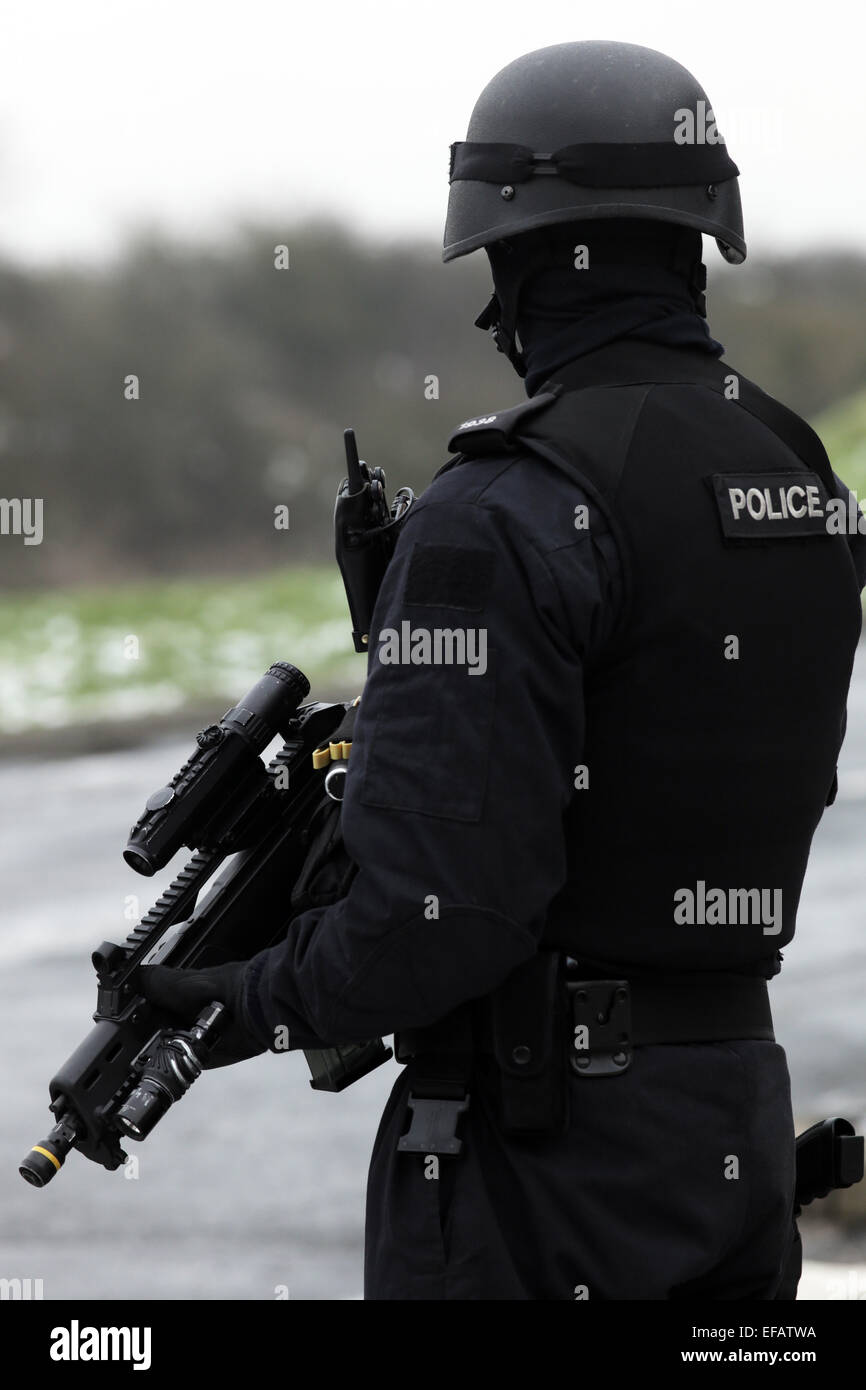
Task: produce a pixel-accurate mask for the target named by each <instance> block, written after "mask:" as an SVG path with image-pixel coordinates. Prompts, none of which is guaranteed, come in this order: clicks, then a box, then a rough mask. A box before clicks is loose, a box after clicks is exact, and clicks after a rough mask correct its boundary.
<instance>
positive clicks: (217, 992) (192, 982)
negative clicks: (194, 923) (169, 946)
mask: <svg viewBox="0 0 866 1390" xmlns="http://www.w3.org/2000/svg"><path fill="white" fill-rule="evenodd" d="M246 968H247V962H246V961H229V962H228V963H227V964H226V965H211V966H208V967H207V968H206V969H204V970H175V969H173V968H172V967H171V966H168V965H143V966H142V967H141V970H140V971H139V977H138V986H139V989H140V991H141V993H142V994H143V995H144V997H145V999H149V1000H150V1002H151V1004H155V1005H156V1006H157V1008H160V1009H164V1010H165V1012H166V1013H167V1014H170V1015H171V1017H172V1018H176V1019H177V1021H178V1023H180V1024H181V1025H182V1026H183V1027H184V1028H190V1027H192V1024H193V1023H194V1022H195V1020H196V1018H197V1017H198V1015H199V1014H200V1013H201V1011H202V1009H203V1008H204V1007H205V1006H206V1005H207V1004H210V1003H212V1002H213V1001H214V1000H217V1001H218V1002H219V1003H220V1004H225V1006H226V1009H227V1010H228V1013H229V1018H228V1019H227V1020H226V1022H225V1026H224V1030H223V1033H222V1036H221V1037H220V1039H219V1041H218V1042H217V1044H216V1046H215V1047H214V1048H213V1051H212V1052H211V1053H210V1054H209V1055H208V1058H207V1060H206V1062H205V1063H204V1067H205V1070H207V1071H210V1070H212V1069H213V1068H214V1067H229V1066H232V1064H233V1063H235V1062H245V1061H246V1060H247V1058H249V1057H258V1056H259V1054H260V1053H262V1052H267V1048H266V1047H265V1046H263V1044H262V1043H260V1042H259V1041H258V1039H257V1038H254V1037H253V1036H252V1034H251V1033H250V1032H248V1030H247V1029H246V1028H245V1027H244V1023H243V1008H242V1006H241V998H242V984H243V977H244V972H245V970H246Z"/></svg>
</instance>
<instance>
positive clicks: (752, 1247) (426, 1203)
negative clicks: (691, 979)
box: [364, 1041, 801, 1300]
mask: <svg viewBox="0 0 866 1390" xmlns="http://www.w3.org/2000/svg"><path fill="white" fill-rule="evenodd" d="M410 1086H411V1067H410V1068H407V1069H406V1071H404V1073H403V1074H401V1076H400V1077H399V1078H398V1080H397V1082H396V1084H395V1086H394V1089H393V1091H392V1093H391V1096H390V1099H389V1101H388V1105H387V1106H386V1109H385V1113H384V1115H383V1117H382V1121H381V1124H380V1127H379V1132H378V1135H377V1138H376V1143H375V1146H374V1150H373V1156H372V1160H371V1164H370V1176H369V1183H368V1189H367V1233H366V1254H365V1289H364V1294H365V1298H367V1299H568V1300H573V1299H590V1300H592V1299H596V1300H598V1299H687V1298H695V1299H778V1298H795V1297H796V1287H797V1281H798V1280H799V1277H800V1262H801V1255H800V1243H799V1236H798V1233H797V1228H796V1222H795V1220H794V1215H793V1194H794V1128H793V1119H792V1114H791V1092H790V1080H789V1076H788V1067H787V1063H786V1059H785V1053H784V1051H783V1049H782V1048H781V1047H779V1046H778V1044H776V1043H769V1042H745V1041H742V1042H741V1041H737V1042H727V1043H700V1044H689V1045H665V1046H653V1047H642V1048H637V1049H636V1050H635V1053H634V1057H633V1060H632V1064H631V1067H630V1068H629V1070H628V1071H627V1072H625V1073H624V1074H622V1075H619V1076H616V1077H610V1078H606V1077H600V1078H587V1077H578V1076H574V1077H573V1078H572V1079H571V1081H570V1098H571V1120H570V1125H569V1129H568V1131H567V1132H566V1133H565V1134H562V1135H557V1136H555V1137H551V1138H545V1139H541V1140H538V1139H533V1140H527V1139H515V1138H512V1137H508V1136H505V1135H503V1134H502V1133H501V1131H500V1130H499V1129H498V1127H497V1124H496V1120H495V1110H494V1107H493V1104H492V1102H491V1098H490V1097H489V1095H487V1094H485V1089H484V1087H483V1086H481V1087H478V1088H476V1090H475V1092H474V1094H473V1095H472V1098H471V1103H470V1107H469V1111H468V1112H467V1114H466V1115H465V1116H464V1117H463V1122H462V1129H461V1134H462V1137H463V1139H464V1146H463V1152H462V1154H461V1155H460V1156H459V1157H457V1158H447V1157H441V1158H439V1159H438V1162H437V1161H434V1160H433V1159H432V1157H425V1156H423V1155H420V1154H402V1153H398V1152H397V1140H398V1138H399V1136H400V1134H401V1133H404V1132H405V1130H406V1128H407V1127H408V1117H409V1112H408V1109H407V1105H406V1099H407V1096H408V1092H409V1089H410Z"/></svg>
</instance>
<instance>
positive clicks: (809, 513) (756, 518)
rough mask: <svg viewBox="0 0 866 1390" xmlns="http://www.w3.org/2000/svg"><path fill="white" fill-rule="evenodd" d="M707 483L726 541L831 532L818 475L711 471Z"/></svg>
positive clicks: (825, 494)
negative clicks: (711, 492) (712, 472)
mask: <svg viewBox="0 0 866 1390" xmlns="http://www.w3.org/2000/svg"><path fill="white" fill-rule="evenodd" d="M707 482H708V483H709V485H710V486H711V487H712V490H713V495H714V497H715V499H716V506H717V507H718V509H719V520H720V522H721V527H722V533H723V535H724V536H725V537H726V538H727V539H728V540H733V541H750V540H781V539H784V538H785V537H789V536H790V537H794V538H796V539H799V540H802V539H803V538H804V537H807V536H826V535H828V534H830V528H828V524H827V523H828V519H829V512H828V508H827V503H828V502H829V500H830V499H829V494H828V492H827V489H826V487H825V486H824V484H823V482H822V481H821V479H820V478H819V477H818V474H817V473H807V472H805V471H800V472H792V473H714V474H713V475H712V477H710V478H708V479H707Z"/></svg>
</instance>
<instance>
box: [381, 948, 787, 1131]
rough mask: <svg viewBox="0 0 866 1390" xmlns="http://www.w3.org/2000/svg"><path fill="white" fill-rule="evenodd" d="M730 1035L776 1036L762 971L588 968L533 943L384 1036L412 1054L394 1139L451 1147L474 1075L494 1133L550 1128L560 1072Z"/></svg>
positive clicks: (605, 1072) (561, 1116) (584, 1074)
mask: <svg viewBox="0 0 866 1390" xmlns="http://www.w3.org/2000/svg"><path fill="white" fill-rule="evenodd" d="M569 964H570V962H569ZM736 1039H741V1040H742V1039H754V1040H758V1041H764V1042H773V1041H775V1035H774V1033H773V1021H772V1015H771V1012H770V1000H769V992H768V989H767V981H766V980H764V979H761V978H757V977H751V976H745V975H733V974H721V973H718V974H717V973H713V974H706V973H704V974H677V975H665V976H664V978H659V979H655V978H650V977H637V978H632V979H622V978H613V977H605V978H597V977H596V976H595V975H593V974H592V973H591V972H586V971H584V970H583V969H580V971H579V973H576V972H575V971H574V970H573V969H572V970H569V969H568V968H567V967H566V960H565V958H564V957H563V956H561V955H559V954H557V953H554V952H547V951H545V952H540V953H539V954H538V955H537V956H535V957H533V959H532V960H531V961H528V962H527V963H526V965H524V966H521V967H520V968H519V969H518V970H516V971H514V972H513V973H512V975H510V976H509V977H508V979H507V980H506V981H505V982H504V984H503V985H501V986H500V987H499V988H498V989H497V990H496V991H494V993H493V994H491V995H489V996H488V997H486V998H485V999H482V1000H478V1001H475V1002H474V1003H472V1004H467V1005H463V1006H462V1007H461V1008H460V1009H457V1010H455V1012H454V1013H452V1014H450V1015H449V1016H448V1017H447V1018H445V1019H443V1020H442V1021H441V1022H439V1023H437V1024H435V1025H433V1026H431V1027H429V1028H421V1029H407V1030H405V1031H403V1032H401V1033H400V1034H398V1035H397V1037H395V1040H394V1045H395V1054H396V1057H397V1060H398V1061H401V1062H406V1063H409V1064H410V1065H411V1091H410V1097H409V1106H410V1109H411V1111H412V1123H411V1125H410V1128H409V1130H408V1132H407V1133H406V1134H404V1135H403V1136H402V1137H401V1139H400V1141H399V1146H398V1147H399V1148H400V1149H401V1150H402V1151H403V1152H410V1153H438V1154H448V1155H456V1154H459V1153H460V1149H461V1142H460V1139H459V1138H458V1137H457V1125H458V1122H459V1118H460V1116H461V1115H462V1114H463V1113H464V1111H465V1110H466V1109H467V1107H468V1104H469V1097H470V1085H471V1084H474V1082H473V1078H475V1079H478V1078H484V1084H485V1086H490V1087H492V1089H493V1091H494V1093H495V1095H496V1099H497V1103H498V1110H499V1122H500V1125H501V1128H502V1130H503V1131H504V1132H505V1133H509V1134H515V1135H527V1136H529V1135H533V1134H534V1135H544V1134H552V1133H558V1132H562V1130H563V1129H565V1128H566V1127H567V1125H568V1092H569V1084H568V1078H569V1076H570V1075H571V1076H579V1077H581V1078H599V1077H612V1076H618V1075H622V1073H624V1072H626V1071H627V1070H628V1069H629V1067H630V1065H631V1062H632V1059H633V1054H634V1049H635V1048H636V1047H648V1046H656V1045H659V1044H662V1045H664V1044H676V1043H679V1044H686V1043H714V1042H730V1041H734V1040H736Z"/></svg>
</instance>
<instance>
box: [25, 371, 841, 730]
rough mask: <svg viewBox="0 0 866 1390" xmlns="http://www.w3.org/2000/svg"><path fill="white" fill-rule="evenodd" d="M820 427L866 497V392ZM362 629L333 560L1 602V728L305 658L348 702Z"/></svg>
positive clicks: (234, 679) (234, 680) (168, 705)
mask: <svg viewBox="0 0 866 1390" xmlns="http://www.w3.org/2000/svg"><path fill="white" fill-rule="evenodd" d="M814 424H815V428H816V429H817V430H818V433H819V434H820V435H821V438H822V439H823V441H824V443H825V445H826V446H827V451H828V453H829V455H830V459H831V462H832V464H833V467H834V469H835V471H836V472H837V473H838V474H839V475H840V476H841V477H842V478H844V480H845V482H846V483H848V485H849V487H852V488H853V489H854V490H855V491H856V493H857V495H858V498H860V499H861V501H862V500H863V499H866V391H862V392H860V393H858V394H857V395H855V396H853V397H850V398H849V399H848V400H847V401H845V402H842V403H841V404H840V405H839V406H838V407H836V408H835V409H833V410H832V411H829V412H827V413H826V414H824V415H823V416H821V417H820V418H819V419H817V420H815V421H814ZM350 626H351V625H350V622H349V616H348V610H347V607H346V600H345V595H344V593H343V587H342V582H341V579H340V576H339V573H338V571H337V567H336V564H335V563H334V562H333V561H331V562H329V563H328V564H322V565H312V566H307V567H305V568H294V569H291V570H288V569H280V570H272V571H269V572H266V573H264V574H257V575H255V576H253V577H252V578H250V579H237V578H225V577H220V578H216V579H214V578H202V579H195V580H166V581H165V582H148V583H141V584H130V585H129V586H113V587H111V588H95V589H80V590H74V591H73V590H70V591H51V592H46V593H38V594H29V595H27V594H25V595H20V594H18V595H15V596H14V597H9V598H0V734H2V735H15V734H17V733H22V732H25V731H33V730H39V729H58V728H64V727H67V726H69V725H74V724H85V723H94V722H98V721H118V720H134V719H136V718H142V717H145V716H149V715H150V716H155V715H170V714H171V713H172V712H173V711H178V712H179V713H180V712H182V711H183V710H184V708H185V707H187V706H188V705H190V704H193V703H195V702H197V701H199V702H200V701H202V700H207V699H208V698H209V697H214V698H222V697H226V698H229V699H236V698H239V697H240V696H241V695H242V694H243V692H244V690H245V689H246V688H247V687H248V686H249V685H250V684H251V683H252V682H253V681H254V680H256V679H257V678H258V676H259V675H260V674H261V673H262V672H263V671H264V670H265V669H266V668H267V667H268V666H269V665H270V664H271V662H272V661H292V662H293V663H294V664H295V665H296V666H300V667H301V669H302V670H303V671H304V672H305V673H306V675H307V676H308V677H309V679H310V682H311V685H312V687H313V695H314V696H315V695H318V694H322V693H325V692H327V694H328V695H334V694H342V693H344V692H345V695H346V696H349V695H351V694H354V693H355V692H357V691H358V690H360V688H361V685H362V684H363V680H364V671H365V662H364V660H363V658H362V657H359V656H357V655H356V654H355V653H354V651H353V648H352V643H351V635H350ZM129 638H134V639H137V643H138V655H137V656H136V655H134V654H132V655H131V654H130V650H132V651H133V652H134V650H135V648H134V645H133V644H131V643H130V642H129V640H128V639H129Z"/></svg>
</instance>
